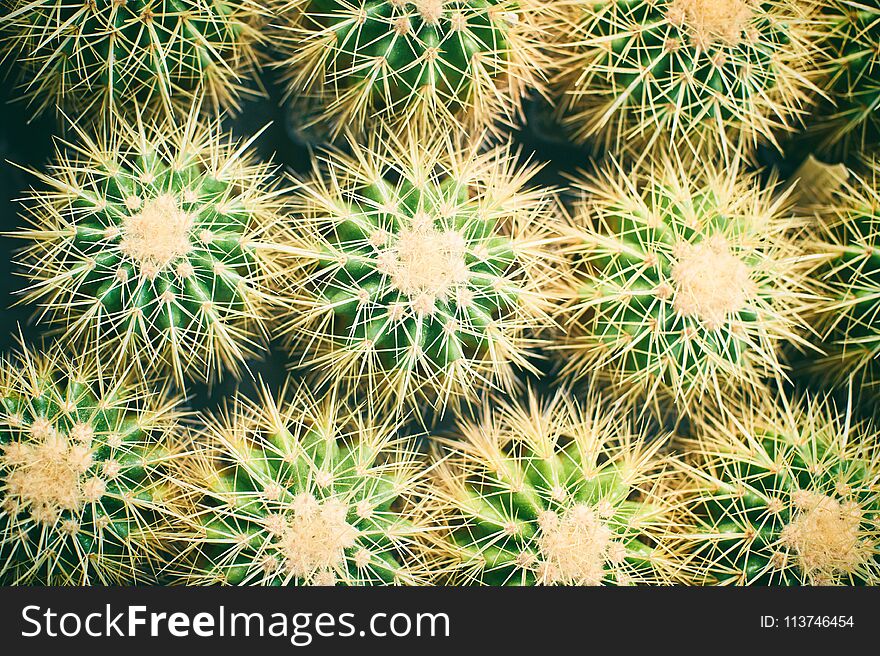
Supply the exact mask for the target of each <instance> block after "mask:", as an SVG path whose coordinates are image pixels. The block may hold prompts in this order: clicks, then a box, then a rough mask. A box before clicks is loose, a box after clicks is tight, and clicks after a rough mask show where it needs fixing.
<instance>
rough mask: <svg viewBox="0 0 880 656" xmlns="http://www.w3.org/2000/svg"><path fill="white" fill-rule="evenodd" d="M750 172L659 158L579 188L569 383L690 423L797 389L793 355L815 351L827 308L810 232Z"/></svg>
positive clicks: (567, 315)
mask: <svg viewBox="0 0 880 656" xmlns="http://www.w3.org/2000/svg"><path fill="white" fill-rule="evenodd" d="M740 166H741V165H740V164H738V163H736V162H734V163H733V164H732V165H731V166H730V167H728V168H726V169H725V170H723V171H722V170H718V169H715V168H714V166H713V165H711V164H707V163H702V162H701V163H700V166H699V169H697V168H696V167H690V166H688V165H686V164H684V163H682V162H681V161H680V160H678V159H676V158H673V157H671V156H661V157H659V158H658V159H656V160H655V161H651V162H646V163H645V164H644V165H643V166H641V167H639V168H637V169H635V170H633V171H632V172H625V171H623V170H622V168H620V167H618V166H616V165H613V164H612V165H611V166H608V167H606V168H605V169H604V170H602V171H600V172H599V173H597V174H596V175H594V176H593V177H592V178H589V179H587V180H586V181H584V182H583V183H580V184H579V188H580V189H581V190H582V191H583V192H585V195H586V198H585V200H584V201H583V202H582V203H581V205H580V207H579V208H578V209H577V210H576V212H575V214H574V217H573V220H572V229H571V235H572V238H571V245H570V246H569V248H568V250H569V252H570V253H571V257H572V258H573V264H574V267H573V271H574V276H573V277H572V284H570V291H569V292H568V294H569V302H568V303H566V304H565V305H564V307H563V308H562V311H561V317H560V323H561V325H562V327H563V329H564V330H565V331H566V334H565V335H564V336H563V337H562V341H561V343H560V344H558V348H560V349H562V351H563V352H564V355H565V362H564V365H563V374H565V375H572V376H573V377H575V378H581V377H586V376H591V375H596V376H598V377H599V379H604V380H606V381H608V382H610V383H611V384H612V385H613V386H614V387H615V388H616V390H617V391H618V392H619V393H621V394H622V395H624V396H629V397H631V398H632V399H633V400H635V399H645V400H647V405H649V406H655V407H659V406H665V405H666V403H667V402H669V401H671V402H672V404H673V405H674V406H675V408H676V409H677V410H678V411H679V412H682V413H685V414H686V413H688V412H690V411H693V410H695V409H696V408H697V407H699V406H700V405H702V404H703V403H704V402H707V401H709V402H712V401H713V400H714V401H715V402H717V403H719V404H723V403H724V398H723V397H724V396H725V395H728V394H730V393H732V392H733V391H734V390H737V389H738V390H744V391H746V392H748V391H749V390H753V389H760V386H761V384H762V380H763V379H764V378H765V377H775V378H782V377H784V376H785V367H784V366H783V364H782V362H781V360H782V357H781V355H780V351H781V347H782V345H783V344H785V343H791V344H795V345H797V346H802V345H804V344H805V343H806V340H805V339H804V338H803V337H802V336H801V332H802V330H801V329H802V328H804V327H805V326H806V319H805V317H806V314H807V313H808V312H809V311H810V310H811V307H812V304H814V303H815V302H816V297H815V295H814V292H813V291H812V284H811V283H810V282H809V279H808V277H807V274H808V273H809V270H810V269H811V267H812V264H811V260H810V258H809V257H808V256H807V255H806V254H805V253H804V252H802V249H801V245H800V243H799V241H800V238H799V236H798V235H799V234H800V233H801V231H802V228H803V227H804V222H802V221H801V220H800V219H798V218H797V217H795V216H794V215H793V213H792V210H791V208H790V201H789V199H788V195H789V193H788V192H786V193H782V194H776V193H775V189H774V188H775V186H776V185H775V182H774V181H773V180H772V179H771V180H770V181H769V187H768V188H764V186H762V184H761V182H760V181H759V179H758V176H757V174H749V173H745V172H743V171H741V170H740ZM658 411H659V410H658Z"/></svg>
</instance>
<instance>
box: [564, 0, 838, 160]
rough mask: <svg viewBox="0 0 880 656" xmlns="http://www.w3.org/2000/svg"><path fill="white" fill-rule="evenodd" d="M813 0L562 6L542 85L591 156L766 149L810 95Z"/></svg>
mask: <svg viewBox="0 0 880 656" xmlns="http://www.w3.org/2000/svg"><path fill="white" fill-rule="evenodd" d="M815 5H816V3H815V2H813V1H812V0H770V1H768V2H758V1H757V0H604V1H600V2H594V1H592V0H562V3H561V4H560V6H561V7H564V8H565V11H563V12H562V15H563V20H562V21H560V26H559V28H558V29H557V30H555V31H556V32H557V37H556V41H557V42H558V45H557V50H558V57H557V60H558V65H557V73H556V74H555V76H554V78H553V79H552V80H551V87H552V88H553V89H554V91H555V92H556V93H557V95H559V96H560V98H561V102H560V112H561V114H562V117H563V122H564V124H565V125H567V126H568V128H569V129H570V132H571V134H572V137H573V138H574V139H575V140H576V141H580V142H584V141H587V140H588V139H595V147H596V150H597V151H600V152H601V151H604V150H606V149H608V148H612V149H618V148H620V147H622V146H624V145H626V146H631V145H633V144H640V145H641V144H644V143H645V142H648V143H653V142H654V140H655V139H657V138H658V137H663V138H666V139H669V140H671V141H673V142H675V143H678V144H680V145H681V144H687V145H688V146H690V147H691V148H692V149H694V150H700V149H702V148H703V147H704V146H706V145H708V146H709V147H710V148H717V147H719V146H721V147H726V146H728V145H732V146H734V147H735V148H737V147H739V146H740V145H745V146H747V147H754V146H755V145H756V144H757V143H759V142H762V141H767V142H770V143H773V144H776V136H775V133H777V132H779V131H791V130H793V129H794V128H795V127H796V126H798V125H799V124H800V123H801V119H802V117H803V114H805V113H806V111H807V109H808V106H807V105H808V102H807V101H808V100H809V97H810V96H811V95H812V94H813V93H814V92H815V91H816V90H817V87H816V85H815V80H816V79H817V78H818V76H819V67H818V61H819V57H818V54H819V47H818V45H817V42H818V40H819V38H820V36H821V35H822V31H821V27H822V23H821V22H820V21H818V20H817V18H816V10H815Z"/></svg>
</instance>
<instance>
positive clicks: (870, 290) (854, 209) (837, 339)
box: [813, 159, 880, 388]
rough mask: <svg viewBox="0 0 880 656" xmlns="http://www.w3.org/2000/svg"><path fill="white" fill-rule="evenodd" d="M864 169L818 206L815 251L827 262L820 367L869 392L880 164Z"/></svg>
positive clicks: (877, 339) (877, 335) (874, 345)
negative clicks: (850, 380) (855, 381)
mask: <svg viewBox="0 0 880 656" xmlns="http://www.w3.org/2000/svg"><path fill="white" fill-rule="evenodd" d="M861 168H862V169H863V173H861V174H857V173H856V172H855V171H850V179H849V180H848V181H846V182H845V183H844V184H842V185H839V186H838V188H836V190H835V192H834V193H833V195H832V197H831V198H830V199H829V201H828V202H826V203H822V204H821V205H819V206H818V213H819V217H820V220H819V221H818V222H817V224H816V230H817V239H816V243H815V245H814V246H813V250H814V251H815V253H816V255H817V256H818V257H819V258H821V262H822V265H821V267H820V269H819V270H818V271H817V273H816V276H817V278H818V279H819V280H820V281H821V282H822V283H823V287H824V289H823V303H822V307H821V311H820V312H819V313H818V316H817V318H818V329H819V332H820V334H821V335H822V338H823V344H822V350H823V351H824V352H825V354H826V355H825V356H824V357H820V358H818V360H817V362H816V366H815V367H814V368H815V369H816V370H818V371H820V372H821V374H822V376H823V377H825V378H826V379H828V380H829V381H831V382H832V383H841V382H844V381H846V380H847V379H850V378H855V379H856V380H857V381H858V382H859V383H860V384H861V385H862V386H863V388H867V387H872V386H873V385H874V384H875V383H876V376H877V358H878V357H880V330H878V326H877V316H878V312H880V229H878V228H880V160H877V159H866V160H864V161H863V166H862V167H861Z"/></svg>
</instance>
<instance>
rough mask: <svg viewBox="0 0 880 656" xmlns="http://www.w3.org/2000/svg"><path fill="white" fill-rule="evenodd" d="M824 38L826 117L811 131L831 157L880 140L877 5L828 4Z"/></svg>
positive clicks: (865, 0) (864, 0) (857, 0)
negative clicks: (828, 26) (813, 131)
mask: <svg viewBox="0 0 880 656" xmlns="http://www.w3.org/2000/svg"><path fill="white" fill-rule="evenodd" d="M824 13H825V18H826V20H827V21H829V22H830V23H831V29H830V30H829V31H828V35H827V53H826V56H828V57H830V62H828V63H827V70H826V75H827V77H826V79H825V81H824V82H823V85H822V86H823V88H824V89H825V90H826V92H827V94H828V100H829V101H830V102H829V103H828V105H829V107H828V108H827V109H826V112H825V113H826V115H825V116H821V117H818V120H817V122H816V126H815V131H818V132H820V133H824V134H823V138H824V141H823V144H822V145H823V146H824V147H825V148H826V149H827V150H828V151H829V152H831V153H836V154H838V155H847V154H850V153H852V152H853V151H858V150H861V149H864V148H866V147H873V146H875V145H876V144H877V141H878V139H880V47H878V45H877V44H878V43H880V5H878V4H877V3H876V2H872V1H871V0H832V2H829V3H828V4H827V6H826V7H825V10H824Z"/></svg>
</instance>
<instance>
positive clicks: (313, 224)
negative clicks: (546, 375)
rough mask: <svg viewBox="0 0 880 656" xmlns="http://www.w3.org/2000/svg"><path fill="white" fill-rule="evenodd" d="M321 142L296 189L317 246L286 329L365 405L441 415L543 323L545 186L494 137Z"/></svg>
mask: <svg viewBox="0 0 880 656" xmlns="http://www.w3.org/2000/svg"><path fill="white" fill-rule="evenodd" d="M350 146H351V148H352V150H353V154H352V155H351V156H346V155H343V154H341V153H338V152H328V154H327V155H326V156H324V157H323V158H322V160H321V163H319V165H318V166H317V167H316V170H315V172H314V174H313V175H312V176H311V177H310V178H308V179H307V180H306V181H305V182H303V183H302V184H301V185H300V186H299V188H298V190H297V191H296V192H295V194H294V197H293V199H292V200H291V203H290V205H291V212H292V216H293V217H294V220H295V221H297V222H298V225H297V226H296V232H297V233H298V235H300V238H301V240H304V241H305V243H306V245H305V246H304V247H303V249H302V250H303V251H304V252H308V251H311V252H312V253H313V264H312V265H311V266H310V267H307V268H306V269H305V270H304V271H305V273H304V275H298V276H294V277H295V278H296V281H295V283H294V289H293V290H292V291H290V292H289V295H290V297H291V298H292V299H295V300H296V301H298V302H296V303H295V304H294V305H293V307H295V308H296V311H295V312H294V313H293V314H292V316H291V318H290V320H289V321H288V322H287V328H286V329H287V331H288V332H289V333H290V335H291V337H292V338H294V342H295V344H296V347H297V348H298V349H299V350H300V351H301V352H302V362H303V364H304V365H305V366H306V367H308V369H309V370H310V371H316V372H317V373H318V377H319V379H320V380H323V381H331V382H333V383H334V384H341V385H342V386H343V388H344V389H346V390H347V391H350V392H358V393H363V395H364V397H365V399H366V400H367V401H368V402H370V403H371V404H372V405H373V407H374V408H385V409H389V410H390V411H394V410H395V409H401V408H415V409H416V410H419V401H420V400H425V401H426V405H429V406H432V407H433V408H434V409H436V410H439V411H441V412H442V410H443V408H444V407H445V406H446V404H447V402H448V401H453V402H458V401H460V400H462V399H464V400H467V399H468V398H469V397H470V394H471V392H472V391H473V390H474V389H476V388H479V387H484V386H487V385H495V386H501V387H509V386H510V385H512V384H513V376H512V366H516V367H518V368H521V369H533V368H534V367H533V365H532V364H531V363H530V362H529V360H528V359H527V356H528V355H529V353H530V347H531V346H533V345H534V344H536V343H537V340H536V338H535V337H534V336H531V335H529V334H528V333H527V332H526V331H527V330H529V329H540V328H542V327H545V326H547V325H549V324H550V320H549V318H548V316H547V310H548V308H549V303H550V301H551V299H550V296H549V294H550V291H551V289H550V283H551V282H552V281H553V279H554V277H555V276H556V275H557V274H556V273H555V272H554V271H553V268H552V267H553V265H554V264H556V261H557V260H558V259H559V258H558V257H557V256H556V255H555V254H554V253H553V249H552V246H553V242H554V240H555V239H558V234H557V233H556V232H555V230H556V218H555V213H554V211H553V210H554V208H555V205H554V202H553V199H552V193H551V191H550V190H548V189H523V187H524V185H526V184H527V182H528V181H529V179H530V177H531V176H532V175H533V174H534V172H535V169H534V168H533V167H526V168H522V167H519V166H518V165H517V164H516V163H515V158H516V153H514V152H512V151H511V150H510V148H509V147H501V148H497V149H495V150H492V151H490V152H488V153H485V154H478V152H477V150H476V148H474V149H470V148H461V147H459V146H457V145H455V143H454V142H453V141H452V140H451V139H449V138H447V139H437V140H435V139H427V140H425V141H422V140H419V139H418V138H415V137H414V136H412V135H410V137H409V138H406V137H405V138H402V139H398V138H397V137H395V136H393V135H391V134H389V135H388V136H386V137H377V138H375V139H371V140H370V141H369V142H368V143H367V144H366V145H358V144H357V143H354V142H352V143H351V144H350Z"/></svg>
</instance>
